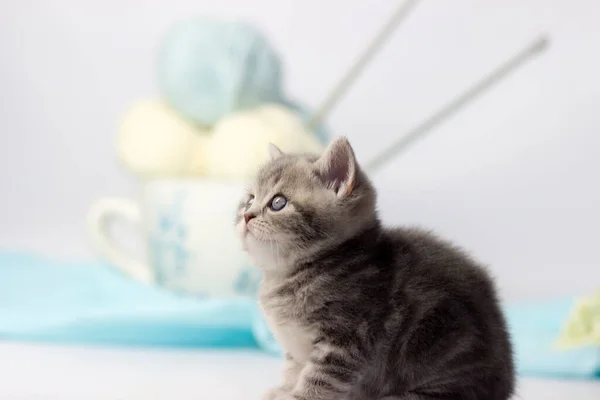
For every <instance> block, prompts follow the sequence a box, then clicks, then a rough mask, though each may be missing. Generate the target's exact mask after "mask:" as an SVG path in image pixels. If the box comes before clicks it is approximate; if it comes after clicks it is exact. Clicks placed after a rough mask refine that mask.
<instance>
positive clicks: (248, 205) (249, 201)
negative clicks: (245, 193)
mask: <svg viewBox="0 0 600 400" xmlns="http://www.w3.org/2000/svg"><path fill="white" fill-rule="evenodd" d="M252 203H254V195H253V194H251V195H250V197H249V198H248V201H247V202H246V210H247V209H249V208H250V206H251V205H252Z"/></svg>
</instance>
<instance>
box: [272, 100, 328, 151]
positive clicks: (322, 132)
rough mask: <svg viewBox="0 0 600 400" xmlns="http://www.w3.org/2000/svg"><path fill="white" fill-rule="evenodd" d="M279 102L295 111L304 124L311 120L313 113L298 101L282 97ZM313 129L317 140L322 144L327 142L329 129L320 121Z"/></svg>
mask: <svg viewBox="0 0 600 400" xmlns="http://www.w3.org/2000/svg"><path fill="white" fill-rule="evenodd" d="M281 104H283V105H284V106H286V107H287V108H289V109H291V110H294V111H296V113H298V115H299V116H300V118H302V120H304V123H305V124H308V123H310V121H311V120H312V118H313V116H314V113H313V112H311V111H310V110H309V109H308V108H307V107H305V106H303V105H301V104H300V103H298V102H296V101H293V100H289V99H284V100H282V101H281ZM314 131H315V135H316V136H317V139H319V141H320V142H321V143H323V144H327V143H329V141H330V139H331V136H330V135H329V129H328V128H327V126H326V125H325V124H324V123H320V124H317V126H315V127H314Z"/></svg>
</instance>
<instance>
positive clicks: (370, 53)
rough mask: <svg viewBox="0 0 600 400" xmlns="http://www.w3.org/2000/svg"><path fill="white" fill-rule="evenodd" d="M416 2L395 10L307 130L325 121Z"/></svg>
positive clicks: (408, 1)
mask: <svg viewBox="0 0 600 400" xmlns="http://www.w3.org/2000/svg"><path fill="white" fill-rule="evenodd" d="M418 2H419V0H406V1H404V2H403V3H402V4H401V5H400V6H399V7H398V10H396V12H395V13H394V14H393V15H392V17H391V18H390V19H389V21H388V22H387V23H386V24H385V25H384V26H383V27H382V28H381V30H380V31H379V33H378V34H377V35H376V36H375V38H374V39H373V40H372V41H371V43H370V44H369V45H368V46H367V48H366V49H365V50H364V51H363V53H362V54H361V56H360V57H359V58H358V60H357V61H356V62H355V63H354V64H352V65H351V66H350V68H349V69H348V71H346V73H345V74H344V75H343V76H342V78H341V79H340V81H339V82H338V84H337V85H335V86H334V88H333V89H332V90H331V92H330V93H329V95H328V96H327V98H326V99H325V100H324V101H323V103H322V104H321V105H320V106H319V107H318V108H317V110H318V111H317V112H316V113H315V115H314V116H313V118H312V119H311V121H310V122H309V124H308V126H309V128H311V129H314V128H315V127H316V126H318V125H319V123H320V122H321V121H322V120H323V119H325V116H326V115H327V114H329V113H330V112H331V110H332V109H333V107H334V106H335V105H336V104H337V103H338V102H339V101H340V99H341V98H342V97H343V95H344V93H345V92H346V90H348V89H349V88H350V86H352V83H353V82H354V81H355V80H356V78H358V76H359V75H360V73H361V72H362V70H363V69H364V68H365V67H366V66H367V64H368V63H369V62H370V61H371V60H372V59H373V57H374V56H375V54H376V53H377V52H378V51H379V50H380V49H381V48H382V47H383V45H384V44H385V42H386V41H387V40H388V39H389V37H390V36H391V34H392V33H393V32H394V30H395V29H396V28H397V27H398V26H399V25H400V23H401V22H402V21H404V19H405V18H406V17H407V16H408V15H409V13H410V11H411V10H412V9H413V8H414V6H415V5H416V4H417V3H418Z"/></svg>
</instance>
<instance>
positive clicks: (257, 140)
mask: <svg viewBox="0 0 600 400" xmlns="http://www.w3.org/2000/svg"><path fill="white" fill-rule="evenodd" d="M269 143H273V144H275V145H277V146H278V147H279V148H280V149H281V150H282V151H283V152H291V153H320V152H321V151H322V150H323V145H322V144H321V143H320V142H319V141H318V140H317V139H316V137H315V135H314V133H313V132H311V131H309V130H307V129H306V127H305V124H304V121H303V120H302V118H300V117H299V116H298V114H297V113H295V112H294V111H291V110H289V109H287V108H285V107H283V106H281V105H277V104H268V105H263V106H261V107H258V108H256V109H254V110H252V111H242V112H237V113H234V114H231V115H230V116H228V117H226V118H224V119H222V120H221V121H220V122H219V123H218V124H217V125H216V126H215V128H214V130H213V136H212V140H211V141H210V143H209V146H208V151H207V159H206V169H207V173H208V174H209V175H210V176H212V177H215V178H221V179H227V180H237V181H243V180H246V179H248V178H250V177H251V176H252V175H253V174H254V173H255V172H256V170H257V169H258V168H259V167H260V166H261V165H262V164H264V163H265V162H267V161H268V160H269V150H268V145H269Z"/></svg>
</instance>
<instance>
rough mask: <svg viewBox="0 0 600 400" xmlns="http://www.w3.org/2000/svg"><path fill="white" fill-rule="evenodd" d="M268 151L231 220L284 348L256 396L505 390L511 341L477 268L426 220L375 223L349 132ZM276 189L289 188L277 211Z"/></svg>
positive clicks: (416, 397)
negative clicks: (275, 376) (322, 143)
mask: <svg viewBox="0 0 600 400" xmlns="http://www.w3.org/2000/svg"><path fill="white" fill-rule="evenodd" d="M273 153H274V155H275V157H274V158H273V159H272V160H271V161H270V162H269V163H268V164H267V165H265V166H264V167H263V168H262V169H261V170H260V171H259V173H258V176H257V178H256V180H255V182H254V184H253V185H252V187H251V188H250V192H249V194H248V196H249V197H247V198H245V199H244V200H243V201H242V202H241V204H240V209H239V210H238V214H237V218H236V224H237V227H238V230H239V232H240V235H241V237H242V241H243V243H244V247H245V248H246V249H247V250H248V253H249V255H250V256H251V258H252V259H253V260H254V262H255V263H256V264H257V265H258V266H260V267H261V269H262V270H263V281H262V283H261V289H260V305H261V307H262V310H263V312H264V313H265V316H266V318H267V320H268V322H269V325H270V327H271V329H272V330H273V332H274V334H275V336H276V338H277V339H278V340H279V341H280V343H281V344H282V346H283V348H284V350H285V351H286V367H285V371H284V374H283V378H282V383H281V385H280V386H279V387H278V388H275V389H274V390H272V391H271V392H269V393H267V394H266V395H265V397H264V399H268V400H289V399H296V400H342V399H347V400H376V399H383V398H386V399H388V398H389V399H396V400H426V399H431V400H433V399H444V400H451V399H457V400H458V399H460V400H506V399H508V398H510V396H511V394H512V393H513V390H514V368H513V357H512V349H511V344H510V340H509V336H508V334H507V330H506V324H505V321H504V317H503V315H502V312H501V311H500V308H499V306H498V300H497V296H496V293H495V289H494V285H493V283H492V281H491V279H490V277H489V276H488V274H487V273H486V272H485V270H484V269H483V268H481V267H480V266H479V265H478V264H477V263H476V262H474V261H473V260H472V259H471V258H470V257H469V256H467V255H466V254H465V253H464V252H463V251H462V250H460V249H458V248H457V247H455V246H453V245H452V244H450V243H448V242H445V241H443V240H441V239H439V238H437V237H436V236H434V235H433V234H431V233H429V232H426V231H423V230H420V229H416V228H393V229H388V228H384V227H382V226H381V225H380V222H379V219H378V218H377V213H376V209H375V204H376V194H375V190H374V189H373V186H372V185H371V183H370V182H369V180H368V178H367V177H366V176H365V174H364V173H363V172H362V171H361V169H360V167H359V166H358V164H357V163H356V161H355V158H354V153H353V152H352V148H351V147H350V144H349V143H348V141H347V140H345V139H338V140H336V141H335V142H334V143H332V144H331V145H330V147H329V148H328V149H327V150H326V152H325V153H324V154H323V155H322V156H321V157H316V156H310V155H290V154H283V153H282V154H277V152H276V151H275V152H273ZM276 194H282V195H284V196H285V197H286V198H287V199H288V204H287V205H286V207H285V208H283V209H282V210H281V211H277V212H276V211H272V210H271V209H269V207H268V205H269V201H270V199H272V198H273V196H275V195H276ZM250 195H253V196H255V198H254V200H253V202H252V204H251V205H248V204H249V202H248V200H249V199H250ZM245 213H246V214H248V215H251V216H252V217H253V218H251V219H249V221H248V223H247V224H246V222H245V220H244V218H243V216H244V214H245Z"/></svg>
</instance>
